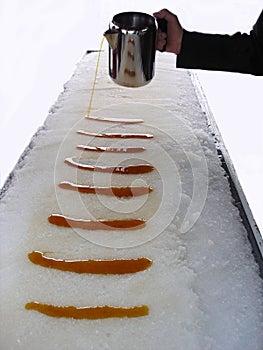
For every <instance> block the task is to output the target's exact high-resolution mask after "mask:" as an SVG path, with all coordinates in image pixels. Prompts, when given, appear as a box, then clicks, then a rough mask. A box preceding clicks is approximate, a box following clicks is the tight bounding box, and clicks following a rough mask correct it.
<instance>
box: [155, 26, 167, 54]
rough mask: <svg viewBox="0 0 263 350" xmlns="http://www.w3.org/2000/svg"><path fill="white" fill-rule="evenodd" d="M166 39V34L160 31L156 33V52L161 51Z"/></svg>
mask: <svg viewBox="0 0 263 350" xmlns="http://www.w3.org/2000/svg"><path fill="white" fill-rule="evenodd" d="M166 38H167V34H166V33H164V32H161V31H160V30H158V31H157V36H156V50H159V51H162V50H163V48H164V46H165V45H166Z"/></svg>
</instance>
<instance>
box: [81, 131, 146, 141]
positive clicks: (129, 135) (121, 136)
mask: <svg viewBox="0 0 263 350" xmlns="http://www.w3.org/2000/svg"><path fill="white" fill-rule="evenodd" d="M77 134H80V135H86V136H93V137H103V138H118V139H152V138H153V135H152V134H137V133H125V134H123V133H122V134H119V133H103V134H96V133H93V132H88V131H84V130H78V131H77Z"/></svg>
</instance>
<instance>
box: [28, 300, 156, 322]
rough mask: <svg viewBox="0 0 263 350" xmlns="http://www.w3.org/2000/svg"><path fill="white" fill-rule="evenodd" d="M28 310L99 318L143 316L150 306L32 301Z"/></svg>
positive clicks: (65, 315) (80, 317)
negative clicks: (94, 305) (88, 305)
mask: <svg viewBox="0 0 263 350" xmlns="http://www.w3.org/2000/svg"><path fill="white" fill-rule="evenodd" d="M25 308H26V309H27V310H35V311H38V312H40V313H42V314H45V315H47V316H51V317H67V318H75V319H88V320H97V319H103V318H112V317H121V318H123V317H141V316H147V315H148V314H149V308H148V306H146V305H140V306H134V307H114V306H108V305H105V306H96V307H76V306H54V305H48V304H41V303H38V302H36V301H32V302H30V303H27V304H26V305H25Z"/></svg>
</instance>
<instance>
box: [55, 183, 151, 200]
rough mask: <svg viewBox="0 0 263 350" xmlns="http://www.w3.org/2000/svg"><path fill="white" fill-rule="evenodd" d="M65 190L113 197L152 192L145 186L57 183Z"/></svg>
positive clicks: (134, 195)
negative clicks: (98, 185) (99, 185)
mask: <svg viewBox="0 0 263 350" xmlns="http://www.w3.org/2000/svg"><path fill="white" fill-rule="evenodd" d="M58 186H59V187H60V188H63V189H65V190H72V191H78V192H81V193H86V194H98V195H105V196H115V197H119V198H122V197H136V196H142V195H145V194H149V193H150V192H152V190H153V189H152V187H149V186H148V187H146V186H130V187H94V186H85V185H78V184H75V183H72V182H68V181H63V182H61V183H60V184H59V185H58Z"/></svg>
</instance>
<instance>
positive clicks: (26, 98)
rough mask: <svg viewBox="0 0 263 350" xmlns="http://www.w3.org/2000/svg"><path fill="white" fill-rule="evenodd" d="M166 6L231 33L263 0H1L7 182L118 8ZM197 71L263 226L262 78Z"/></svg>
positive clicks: (0, 108) (191, 21) (0, 163)
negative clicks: (86, 53) (84, 57)
mask: <svg viewBox="0 0 263 350" xmlns="http://www.w3.org/2000/svg"><path fill="white" fill-rule="evenodd" d="M163 7H166V8H168V9H170V10H171V11H172V12H174V13H176V14H177V15H178V17H179V20H180V22H181V24H182V25H183V27H184V28H186V29H188V30H197V31H202V32H210V33H224V34H225V33H229V34H233V33H235V32H237V31H241V32H249V31H250V29H251V27H252V25H253V24H254V23H255V21H256V19H257V17H258V16H259V13H260V12H261V10H262V0H247V1H245V0H239V1H235V0H220V1H219V0H217V1H209V0H177V1H176V0H173V1H165V0H164V1H163V2H160V1H158V2H157V1H155V0H151V1H148V0H145V1H141V0H137V1H135V0H134V1H132V0H128V1H127V0H115V1H106V0H97V1H94V0H52V1H51V0H41V1H40V0H1V2H0V43H1V54H0V67H1V68H0V69H1V71H0V128H1V129H0V148H1V158H0V181H1V185H3V183H4V181H5V179H6V177H7V176H8V174H9V172H10V171H11V170H12V169H13V167H14V166H15V164H16V162H17V160H18V158H19V156H20V154H21V153H22V151H23V150H24V148H25V147H26V146H27V144H28V143H29V141H30V138H31V136H32V135H33V134H34V133H35V131H36V130H37V128H38V127H39V126H41V125H42V124H43V122H44V120H45V118H46V116H47V114H48V110H49V108H50V107H51V105H52V104H53V103H54V101H55V100H56V98H57V96H58V94H59V93H60V92H61V91H62V90H63V84H64V83H65V82H66V81H67V80H68V79H69V78H70V76H71V74H72V73H73V71H74V65H75V64H76V63H77V61H79V59H80V58H81V57H82V56H83V55H84V54H85V52H86V50H88V49H89V50H90V49H98V48H99V43H100V40H101V37H102V34H103V32H104V30H106V29H107V26H108V22H109V21H110V19H111V18H112V16H113V15H114V14H116V13H118V12H123V11H132V10H135V11H143V12H147V13H150V14H151V13H152V12H155V11H158V10H160V9H161V8H163ZM157 69H158V67H157ZM198 76H199V79H200V81H201V84H202V87H203V89H204V92H205V94H206V96H207V98H208V102H209V105H210V108H211V110H212V112H213V114H214V116H215V119H216V122H217V124H218V126H219V129H220V131H221V133H222V136H223V139H224V142H225V144H226V147H227V149H228V151H229V153H230V156H231V158H232V161H233V163H234V166H235V169H236V171H237V174H238V177H239V180H240V182H241V185H242V187H243V190H244V192H245V195H246V197H247V200H248V202H249V205H250V207H251V209H252V212H253V215H254V217H255V219H256V222H257V223H258V225H259V227H260V229H261V232H262V231H263V217H262V213H261V211H262V197H263V191H262V178H263V156H262V152H263V141H262V140H263V137H262V136H263V115H262V114H263V112H262V98H263V94H262V92H263V78H262V77H253V76H249V75H241V74H233V73H220V72H201V71H198ZM87 103H88V101H87Z"/></svg>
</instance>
